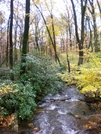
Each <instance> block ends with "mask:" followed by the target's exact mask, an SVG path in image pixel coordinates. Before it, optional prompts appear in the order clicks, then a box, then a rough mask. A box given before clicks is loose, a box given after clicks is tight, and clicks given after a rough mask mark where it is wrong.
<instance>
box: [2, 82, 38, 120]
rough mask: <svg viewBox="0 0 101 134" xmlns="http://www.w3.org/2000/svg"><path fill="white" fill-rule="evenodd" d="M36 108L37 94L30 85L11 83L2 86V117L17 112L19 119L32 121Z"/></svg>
mask: <svg viewBox="0 0 101 134" xmlns="http://www.w3.org/2000/svg"><path fill="white" fill-rule="evenodd" d="M35 107H36V103H35V92H33V88H32V85H31V84H30V83H26V85H23V84H21V83H19V84H14V83H12V82H11V83H8V84H7V83H3V84H1V85H0V115H4V116H5V115H10V114H12V113H14V112H16V113H17V115H18V119H22V120H23V119H30V117H31V116H32V115H33V111H34V109H35Z"/></svg>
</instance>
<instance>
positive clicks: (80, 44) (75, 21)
mask: <svg viewBox="0 0 101 134" xmlns="http://www.w3.org/2000/svg"><path fill="white" fill-rule="evenodd" d="M71 3H72V8H73V13H74V23H75V34H76V40H77V43H78V47H79V61H78V65H80V64H83V55H84V52H83V43H84V19H85V12H86V6H87V0H85V1H84V0H81V34H80V36H79V31H78V24H77V16H76V10H75V4H74V1H73V0H71ZM80 37H81V38H80Z"/></svg>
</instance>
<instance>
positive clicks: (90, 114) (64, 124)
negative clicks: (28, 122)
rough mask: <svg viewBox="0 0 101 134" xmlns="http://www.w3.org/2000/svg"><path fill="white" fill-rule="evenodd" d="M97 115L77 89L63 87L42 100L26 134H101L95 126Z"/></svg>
mask: <svg viewBox="0 0 101 134" xmlns="http://www.w3.org/2000/svg"><path fill="white" fill-rule="evenodd" d="M96 114H97V113H96V110H94V109H93V108H92V107H90V105H88V104H87V103H86V102H85V100H84V96H83V95H82V94H81V93H80V92H79V90H78V89H77V88H76V87H74V86H72V87H62V88H61V89H60V90H59V93H58V94H56V95H52V94H49V95H47V96H45V97H44V98H43V99H42V101H41V102H40V103H39V106H38V108H37V110H36V115H35V117H34V122H33V126H32V127H31V128H30V129H29V130H28V131H27V132H26V134H101V133H100V132H99V131H98V129H97V124H95V126H94V124H93V123H94V121H93V120H95V117H96ZM99 118H100V117H99ZM90 123H91V124H90Z"/></svg>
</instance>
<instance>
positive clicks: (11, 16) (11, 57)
mask: <svg viewBox="0 0 101 134" xmlns="http://www.w3.org/2000/svg"><path fill="white" fill-rule="evenodd" d="M12 27H13V0H11V3H10V32H9V36H10V55H9V60H10V69H13V42H12Z"/></svg>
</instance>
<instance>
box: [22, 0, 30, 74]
mask: <svg viewBox="0 0 101 134" xmlns="http://www.w3.org/2000/svg"><path fill="white" fill-rule="evenodd" d="M29 17H30V0H26V14H25V26H24V34H23V46H22V53H21V71H20V74H23V73H25V72H26V66H25V63H26V54H27V52H28V33H29Z"/></svg>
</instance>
